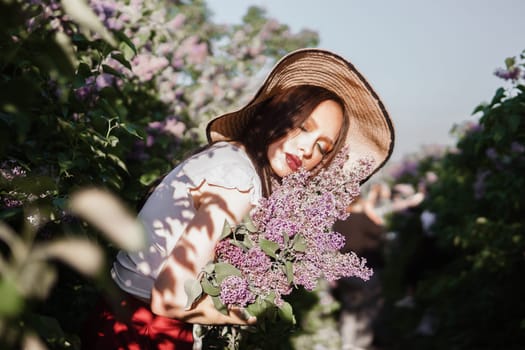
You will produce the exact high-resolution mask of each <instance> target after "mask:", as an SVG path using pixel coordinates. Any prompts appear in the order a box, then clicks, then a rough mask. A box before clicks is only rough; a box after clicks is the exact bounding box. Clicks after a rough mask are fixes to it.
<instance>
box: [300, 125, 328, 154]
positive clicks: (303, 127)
mask: <svg viewBox="0 0 525 350" xmlns="http://www.w3.org/2000/svg"><path fill="white" fill-rule="evenodd" d="M299 129H300V130H301V131H304V132H308V129H307V128H306V127H305V126H304V124H301V126H299ZM316 146H317V148H318V149H319V152H321V155H322V156H326V155H327V154H328V151H326V150H325V149H324V148H323V146H322V145H321V143H319V142H318V143H316Z"/></svg>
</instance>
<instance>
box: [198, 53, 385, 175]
mask: <svg viewBox="0 0 525 350" xmlns="http://www.w3.org/2000/svg"><path fill="white" fill-rule="evenodd" d="M297 85H316V86H320V87H323V88H325V89H328V90H330V91H332V92H334V93H335V94H337V95H338V96H339V97H340V98H341V99H342V100H343V101H344V104H345V108H346V110H347V113H348V115H349V118H350V123H349V124H350V125H349V130H348V134H347V136H346V144H347V145H349V152H350V159H349V160H350V162H352V161H355V160H358V159H359V158H362V157H366V156H369V157H370V156H371V157H373V158H374V160H375V165H376V167H375V169H374V171H373V172H376V171H377V170H379V168H381V167H382V166H383V165H384V164H385V162H386V161H387V160H388V158H389V157H390V155H391V154H392V150H393V147H394V128H393V125H392V121H391V119H390V117H389V115H388V112H387V111H386V109H385V106H384V105H383V103H382V102H381V100H380V99H379V97H378V95H377V94H376V93H375V91H374V90H373V89H372V87H371V86H370V84H369V83H368V82H367V81H366V80H365V78H364V77H363V76H362V75H361V73H359V72H358V71H357V70H356V69H355V67H354V66H353V65H352V64H351V63H350V62H348V61H347V60H345V59H344V58H342V57H341V56H339V55H337V54H334V53H332V52H330V51H325V50H321V49H300V50H297V51H293V52H291V53H289V54H288V55H286V56H284V57H283V58H282V59H281V60H280V61H279V62H277V64H276V65H275V67H274V68H273V69H272V71H271V72H270V74H269V75H268V76H267V77H266V79H265V81H264V83H263V84H262V86H261V88H260V89H259V91H258V92H257V93H256V94H255V96H254V97H253V99H252V100H251V101H250V102H248V104H247V105H246V106H244V107H243V108H241V109H240V110H238V111H235V112H232V113H227V114H224V115H222V116H219V117H217V118H215V119H213V120H212V121H210V122H209V123H208V126H207V128H206V135H207V137H208V141H210V142H211V141H218V140H227V139H232V138H235V136H236V135H239V134H240V133H243V132H249V130H245V129H246V128H245V125H246V122H247V121H248V120H249V118H251V116H252V110H253V109H252V108H250V107H252V106H254V105H256V104H257V103H259V102H262V101H264V100H265V99H267V98H268V97H270V96H272V95H274V94H276V93H278V92H279V91H281V90H283V89H286V88H289V87H292V86H297Z"/></svg>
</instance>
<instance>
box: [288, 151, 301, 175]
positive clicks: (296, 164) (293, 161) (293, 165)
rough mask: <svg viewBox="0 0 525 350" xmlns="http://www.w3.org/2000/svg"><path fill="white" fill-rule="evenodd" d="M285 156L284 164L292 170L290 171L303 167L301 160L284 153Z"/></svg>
mask: <svg viewBox="0 0 525 350" xmlns="http://www.w3.org/2000/svg"><path fill="white" fill-rule="evenodd" d="M285 155H286V164H288V167H289V168H290V169H292V171H297V169H299V168H300V167H301V165H303V162H302V161H301V159H299V157H297V156H295V155H293V154H290V153H285Z"/></svg>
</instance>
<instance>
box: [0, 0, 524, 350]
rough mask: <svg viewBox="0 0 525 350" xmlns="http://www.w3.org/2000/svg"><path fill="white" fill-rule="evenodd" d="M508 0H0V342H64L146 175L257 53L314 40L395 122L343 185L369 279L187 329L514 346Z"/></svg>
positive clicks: (269, 343)
mask: <svg viewBox="0 0 525 350" xmlns="http://www.w3.org/2000/svg"><path fill="white" fill-rule="evenodd" d="M524 4H525V3H524V2H523V1H519V0H502V1H498V2H494V1H492V2H489V1H473V0H465V1H461V2H453V1H449V0H446V1H440V2H431V1H426V0H425V1H374V2H363V1H361V2H358V1H353V0H350V1H324V2H313V1H281V2H278V1H243V2H241V1H222V2H221V1H216V0H209V1H203V0H169V1H168V0H166V1H153V0H89V1H84V0H31V1H22V0H0V220H1V221H0V240H1V242H2V243H1V244H0V348H2V349H21V348H24V349H46V348H47V349H80V348H81V340H80V334H81V333H82V330H83V327H84V321H85V319H86V317H87V316H88V315H89V312H90V310H91V309H92V308H93V305H94V304H95V303H96V301H97V300H98V299H99V298H100V297H104V298H107V299H111V298H112V296H113V295H114V292H115V290H114V289H113V288H114V287H113V286H112V284H111V283H110V278H109V267H110V265H111V262H112V259H113V258H114V256H115V253H116V251H117V250H118V249H125V250H134V249H137V247H139V246H140V245H141V242H142V238H143V237H142V236H141V231H140V229H139V228H138V227H137V222H136V221H135V219H134V218H135V214H136V212H137V210H138V209H139V208H140V204H141V201H142V199H143V198H144V196H145V195H146V194H147V191H148V189H149V188H150V187H151V186H152V184H154V183H155V180H156V179H158V178H159V177H162V175H163V174H165V173H166V172H168V171H169V170H171V169H172V168H173V167H174V166H175V165H176V164H178V163H179V162H180V161H181V160H182V159H183V158H184V157H185V156H186V155H188V154H189V153H191V152H193V151H194V150H195V149H197V148H198V147H201V146H202V145H204V144H205V143H206V140H205V137H204V127H205V125H206V123H207V122H208V121H209V120H210V119H211V118H213V117H215V116H217V115H219V114H221V113H224V112H227V111H231V110H234V109H235V108H237V107H239V106H242V105H243V104H244V103H245V102H246V101H248V100H249V99H250V98H251V96H252V94H253V93H254V91H255V90H256V88H257V87H258V85H259V83H260V82H261V80H262V79H263V78H264V76H265V74H266V73H267V72H268V71H269V69H270V68H271V67H272V65H273V64H274V63H275V62H276V60H278V59H279V58H280V57H282V56H283V55H284V54H286V53H287V52H289V51H292V50H294V49H297V48H301V47H322V48H326V49H331V50H333V51H336V52H338V53H340V54H341V55H343V56H345V57H347V58H348V59H350V60H351V61H352V62H353V63H354V64H355V65H356V66H357V67H358V68H359V69H360V70H361V71H362V72H363V73H364V74H365V76H367V77H368V78H369V80H370V82H371V83H372V85H373V86H374V87H375V89H376V90H377V91H378V93H379V94H380V95H381V96H382V97H383V99H384V100H385V103H386V105H387V106H388V108H389V110H390V112H391V114H392V116H393V119H394V121H395V124H396V130H397V145H396V149H395V153H394V156H393V158H392V160H391V161H390V162H389V163H388V164H387V166H386V167H385V168H384V170H383V171H382V172H380V173H379V174H377V175H376V176H374V177H373V178H372V179H371V181H370V183H369V184H367V185H366V186H364V187H363V191H362V194H363V198H365V199H367V200H368V199H370V200H374V201H375V202H373V204H371V207H372V209H373V210H374V211H376V214H377V215H379V216H380V217H381V220H380V221H378V225H379V229H380V230H379V231H380V234H379V236H378V237H377V240H376V244H374V247H375V250H374V254H375V255H374V256H375V257H376V258H378V259H377V260H376V263H377V265H376V266H375V270H376V273H375V274H374V276H375V279H374V280H373V281H371V283H365V284H357V283H355V281H353V282H352V281H351V282H350V283H349V284H343V283H341V284H336V285H333V284H329V283H320V284H319V286H318V287H317V288H316V289H315V290H314V291H306V290H302V289H298V290H296V291H294V293H292V294H291V295H290V297H289V298H288V300H287V301H288V302H290V304H291V305H292V307H293V312H294V314H295V321H296V322H295V323H294V322H291V321H292V320H291V318H290V317H287V318H286V317H280V316H279V314H278V313H277V314H275V315H274V316H275V319H274V320H273V322H271V323H269V324H266V325H265V327H258V328H255V329H252V328H249V329H239V328H235V327H226V328H210V329H201V331H203V332H204V333H205V334H206V335H205V336H204V338H203V339H202V343H201V344H202V348H203V349H312V350H313V349H316V350H317V349H343V348H352V349H356V348H360V349H385V350H390V349H422V348H425V349H447V350H448V349H461V350H463V349H487V350H488V349H491V350H492V349H523V348H524V347H525V303H524V301H523V295H525V282H524V280H523V275H524V273H525V237H524V221H523V212H525V206H524V204H525V203H524V198H525V197H523V189H524V188H525V180H524V178H523V174H524V173H525V98H524V94H523V92H524V91H525V86H524V80H525V74H524V70H525V52H523V42H522V40H521V38H522V30H521V29H522V28H521V22H522V21H521V17H522V13H523V12H524V11H523V10H524V7H525V5H524ZM375 188H382V189H384V190H385V191H382V192H381V195H379V194H377V193H376V194H375V195H374V194H373V193H374V191H373V189H375ZM356 216H357V215H356ZM350 218H352V215H350ZM356 237H357V231H351V232H349V237H348V239H349V241H350V242H355V241H356ZM353 249H355V250H356V251H357V249H358V248H357V246H354V248H353ZM363 254H364V253H363ZM371 261H372V260H370V263H371ZM346 282H348V281H346ZM370 296H373V297H372V298H367V297H370ZM364 297H365V298H364ZM363 300H365V301H366V302H365V304H364V305H363V304H362V303H361V302H362V301H363ZM360 301H361V302H360ZM349 334H352V337H348V335H349Z"/></svg>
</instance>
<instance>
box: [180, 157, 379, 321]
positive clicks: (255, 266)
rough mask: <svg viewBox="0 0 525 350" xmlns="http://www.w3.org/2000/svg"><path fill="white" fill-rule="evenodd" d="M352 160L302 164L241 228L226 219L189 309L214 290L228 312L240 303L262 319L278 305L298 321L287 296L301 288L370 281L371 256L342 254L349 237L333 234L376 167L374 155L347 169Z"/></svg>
mask: <svg viewBox="0 0 525 350" xmlns="http://www.w3.org/2000/svg"><path fill="white" fill-rule="evenodd" d="M347 159H348V150H347V149H343V150H342V151H341V152H339V153H338V154H337V155H336V156H335V158H334V160H333V162H332V163H331V164H330V166H329V167H327V168H325V169H323V170H321V171H320V172H318V173H316V174H312V173H310V172H308V171H306V170H304V169H301V170H299V171H297V172H294V173H292V174H290V175H288V176H286V177H285V178H283V180H282V183H281V184H279V185H277V187H276V188H275V190H274V191H273V193H272V194H271V195H270V196H269V197H268V198H263V199H262V200H261V202H260V205H259V206H258V207H257V208H256V209H254V211H253V212H252V215H251V218H247V219H246V220H245V221H244V222H243V223H242V224H240V225H237V226H235V227H231V226H230V225H229V224H228V223H225V226H224V230H223V234H222V236H221V240H220V241H219V243H218V245H217V247H216V258H215V261H214V262H213V263H210V264H208V265H207V266H206V267H205V268H204V269H203V271H202V273H201V275H200V277H201V278H200V280H199V281H192V282H191V283H188V284H187V285H186V292H187V294H188V296H189V298H188V306H190V305H191V304H192V303H193V302H194V301H195V300H196V299H197V298H199V297H200V296H201V295H202V294H203V293H206V294H208V295H210V296H211V297H212V299H213V301H214V304H215V307H216V308H217V309H219V310H221V311H226V310H227V308H228V307H230V306H238V307H245V308H246V310H247V311H248V312H249V313H250V314H251V315H254V316H259V315H261V314H262V313H264V312H265V310H267V309H268V308H269V307H275V306H277V308H278V309H279V312H280V313H281V316H284V317H288V318H290V319H291V320H292V321H293V312H292V310H291V306H290V305H289V304H288V303H286V302H285V301H284V300H283V299H282V296H284V295H288V294H290V293H291V291H292V290H293V288H294V287H298V286H303V287H304V288H305V289H307V290H313V289H314V288H315V287H316V285H317V282H318V281H319V279H321V278H325V279H327V280H328V281H335V280H338V279H339V278H341V277H352V276H356V277H360V278H362V279H363V280H368V279H369V278H370V276H371V275H372V270H371V269H370V268H368V267H366V266H365V264H366V260H365V259H363V258H359V257H358V256H357V255H356V254H355V253H353V252H350V253H344V254H343V253H341V252H340V251H339V249H341V248H342V247H343V245H344V242H345V238H344V236H343V235H341V234H340V233H337V232H334V231H332V226H333V224H334V222H335V221H336V220H337V219H345V218H346V217H347V216H348V215H349V214H348V212H347V208H348V206H349V204H350V203H351V202H352V201H353V200H354V198H355V197H356V196H358V195H359V192H360V182H361V181H362V180H363V179H365V178H366V177H367V176H368V175H369V174H370V173H371V171H372V169H373V161H372V160H371V159H360V160H358V161H357V162H355V163H354V164H353V165H352V166H351V167H350V169H345V164H346V162H347Z"/></svg>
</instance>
